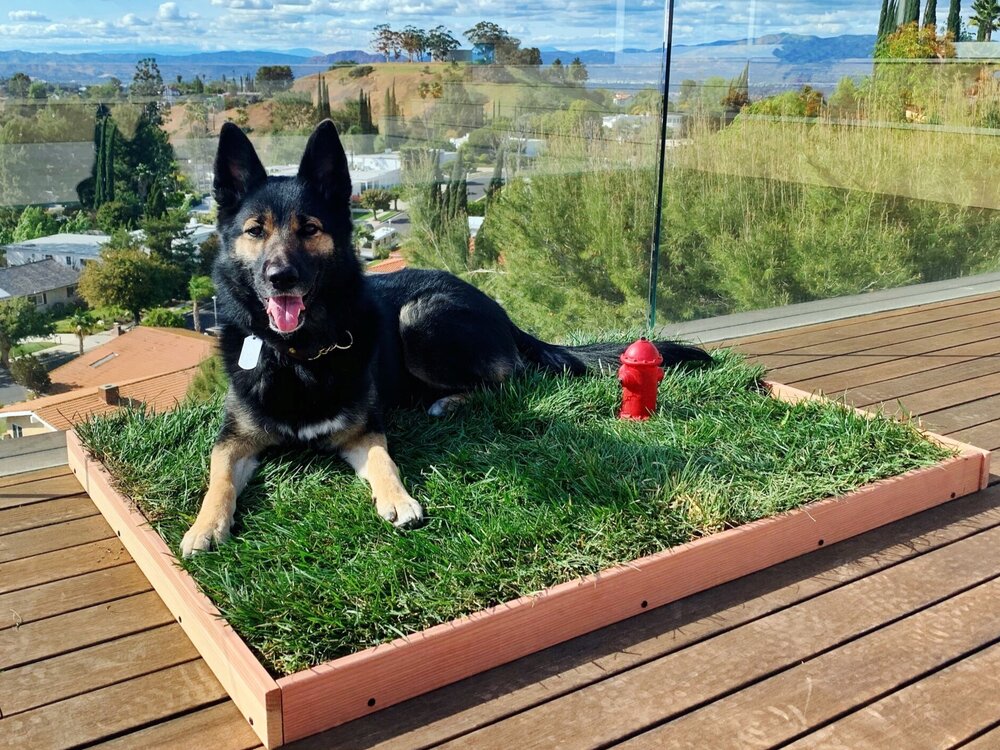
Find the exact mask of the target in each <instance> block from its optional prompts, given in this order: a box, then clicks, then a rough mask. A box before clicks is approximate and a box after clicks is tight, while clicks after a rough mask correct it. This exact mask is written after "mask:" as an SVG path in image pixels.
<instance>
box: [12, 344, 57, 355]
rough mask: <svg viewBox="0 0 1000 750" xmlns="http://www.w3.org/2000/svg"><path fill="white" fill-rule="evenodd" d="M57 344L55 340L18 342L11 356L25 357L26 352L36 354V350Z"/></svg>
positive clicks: (49, 347) (42, 349)
mask: <svg viewBox="0 0 1000 750" xmlns="http://www.w3.org/2000/svg"><path fill="white" fill-rule="evenodd" d="M55 345H56V342H55V341H28V342H27V343H24V344H18V345H17V346H15V347H12V348H11V350H10V356H11V357H14V358H17V357H23V356H24V355H25V354H34V353H35V352H40V351H44V350H45V349H51V348H52V347H53V346H55Z"/></svg>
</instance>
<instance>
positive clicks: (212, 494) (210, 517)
mask: <svg viewBox="0 0 1000 750" xmlns="http://www.w3.org/2000/svg"><path fill="white" fill-rule="evenodd" d="M266 445H267V443H261V442H258V441H257V440H253V439H248V438H245V437H238V436H230V437H228V438H224V439H223V440H222V441H221V442H219V443H216V445H215V447H214V448H212V459H211V468H210V469H209V480H208V492H206V493H205V499H204V500H203V501H202V503H201V510H199V511H198V517H197V518H196V519H195V522H194V523H193V524H192V525H191V528H190V529H188V532H187V533H186V534H185V535H184V538H183V540H181V552H182V553H183V555H184V557H190V556H191V555H192V554H194V553H196V552H203V551H205V550H208V549H210V548H211V546H212V544H213V543H215V544H216V545H218V544H222V543H223V542H224V541H226V539H228V538H229V529H230V527H231V526H232V525H233V514H234V513H235V512H236V498H237V496H238V495H239V494H240V492H241V491H242V490H243V488H244V487H245V486H246V484H247V482H248V481H249V480H250V476H251V475H252V474H253V472H254V469H256V468H257V454H258V453H260V451H261V450H263V448H264V447H266Z"/></svg>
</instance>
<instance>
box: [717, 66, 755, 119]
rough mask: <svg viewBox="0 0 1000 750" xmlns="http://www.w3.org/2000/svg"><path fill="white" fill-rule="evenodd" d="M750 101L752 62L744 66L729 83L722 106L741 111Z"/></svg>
mask: <svg viewBox="0 0 1000 750" xmlns="http://www.w3.org/2000/svg"><path fill="white" fill-rule="evenodd" d="M749 103H750V63H747V64H746V65H745V66H743V71H742V72H741V73H740V74H739V76H737V77H736V78H734V79H733V80H732V82H731V83H730V84H729V91H728V92H727V93H726V96H725V97H724V98H723V99H722V106H724V107H725V108H726V109H727V110H733V111H736V112H739V111H740V110H741V109H743V107H745V106H746V105H748V104H749Z"/></svg>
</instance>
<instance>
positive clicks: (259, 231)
mask: <svg viewBox="0 0 1000 750" xmlns="http://www.w3.org/2000/svg"><path fill="white" fill-rule="evenodd" d="M244 231H245V232H246V233H247V234H249V235H250V236H251V237H253V238H254V239H259V238H261V237H263V236H264V227H262V226H261V225H260V224H253V225H251V226H249V227H247V228H246V229H245V230H244Z"/></svg>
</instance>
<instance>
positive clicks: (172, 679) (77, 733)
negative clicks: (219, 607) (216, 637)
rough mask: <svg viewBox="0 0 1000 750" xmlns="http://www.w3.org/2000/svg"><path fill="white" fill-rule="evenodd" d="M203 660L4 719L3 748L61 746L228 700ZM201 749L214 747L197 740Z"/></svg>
mask: <svg viewBox="0 0 1000 750" xmlns="http://www.w3.org/2000/svg"><path fill="white" fill-rule="evenodd" d="M225 695H226V694H225V691H224V690H223V689H222V686H221V685H219V682H218V680H216V679H215V677H214V676H213V675H212V673H211V671H210V670H209V668H208V667H207V666H206V665H205V662H204V661H202V660H201V659H198V660H196V661H190V662H186V663H184V664H180V665H178V666H175V667H169V668H168V669H163V670H160V671H158V672H155V673H154V674H150V675H144V676H142V677H136V678H134V679H131V680H126V681H125V682H120V683H118V684H116V685H111V686H109V687H106V688H102V689H100V690H94V691H91V692H89V693H84V694H83V695H78V696H76V697H74V698H68V699H66V700H63V701H59V702H58V703H50V704H49V705H47V706H43V707H42V708H38V709H35V710H33V711H28V712H26V713H22V714H16V715H14V716H10V717H8V718H4V719H0V748H11V750H23V748H26V747H37V748H47V750H60V749H61V748H69V747H75V746H77V745H81V744H85V743H90V742H96V741H98V740H101V739H104V738H106V737H111V736H113V735H116V734H119V733H122V732H126V731H128V730H130V729H133V728H139V727H142V726H144V725H146V724H150V723H153V722H157V721H162V720H165V719H169V718H171V717H174V716H176V715H178V714H182V713H185V712H188V711H191V710H194V709H197V708H200V707H203V706H206V705H209V704H212V703H216V702H218V701H219V700H221V699H223V698H224V697H225ZM191 739H192V740H193V741H194V743H195V744H194V746H195V747H208V746H206V745H202V744H201V743H200V742H198V741H197V738H191Z"/></svg>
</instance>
